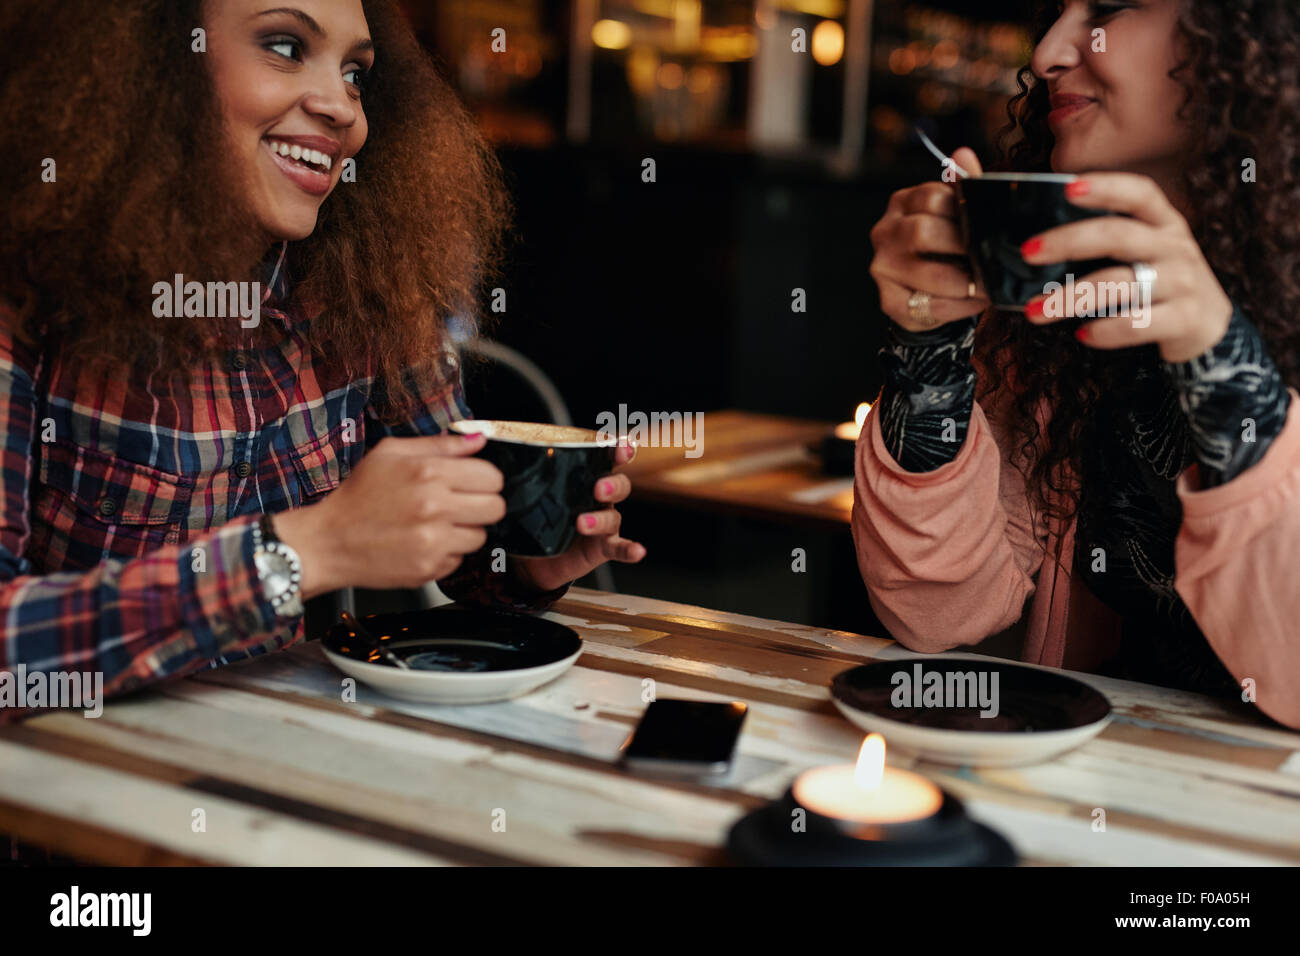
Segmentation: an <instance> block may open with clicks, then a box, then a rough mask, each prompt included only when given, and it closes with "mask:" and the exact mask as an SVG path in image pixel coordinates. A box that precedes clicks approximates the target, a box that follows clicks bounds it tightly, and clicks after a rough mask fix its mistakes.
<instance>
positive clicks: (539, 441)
mask: <svg viewBox="0 0 1300 956" xmlns="http://www.w3.org/2000/svg"><path fill="white" fill-rule="evenodd" d="M450 427H451V430H452V431H454V432H457V433H459V434H462V435H464V434H472V433H475V432H478V433H482V434H483V435H484V436H485V437H486V438H487V441H486V443H485V444H484V445H483V447H482V448H481V449H479V450H478V451H477V452H475V453H474V457H476V458H483V459H485V460H486V461H490V462H491V463H492V464H494V465H496V466H497V468H499V469H500V470H501V474H502V476H503V478H504V479H505V484H504V487H503V488H502V491H501V495H502V497H503V498H505V501H506V516H505V517H504V518H503V519H501V521H499V522H498V523H497V524H495V525H493V526H491V527H490V528H488V529H487V532H488V540H487V548H488V549H489V551H490V550H492V549H494V548H502V549H504V551H505V553H506V554H508V555H515V556H519V557H549V556H551V555H555V554H560V553H562V552H564V551H565V550H566V549H567V548H568V547H569V545H570V544H572V543H573V539H574V537H575V536H576V535H577V533H578V531H577V524H578V516H579V515H580V514H582V513H584V512H587V511H596V510H598V509H599V508H603V507H606V505H603V504H600V503H598V502H597V501H596V493H595V492H596V481H597V480H598V479H600V478H601V477H603V476H605V475H607V474H609V473H610V472H611V471H613V470H614V461H615V454H616V452H617V448H616V445H615V443H614V442H612V441H610V440H609V439H608V438H603V437H602V436H601V435H600V434H599V433H597V432H594V431H590V430H588V429H585V428H573V427H570V426H565V425H547V424H542V423H535V422H506V421H488V420H484V419H467V420H463V421H458V422H453V423H452V425H451V426H450Z"/></svg>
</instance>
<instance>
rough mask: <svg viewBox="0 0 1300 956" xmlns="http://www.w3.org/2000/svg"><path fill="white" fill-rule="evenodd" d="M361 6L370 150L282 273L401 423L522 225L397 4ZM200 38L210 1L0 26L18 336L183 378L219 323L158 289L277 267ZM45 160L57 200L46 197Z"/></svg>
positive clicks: (137, 5)
mask: <svg viewBox="0 0 1300 956" xmlns="http://www.w3.org/2000/svg"><path fill="white" fill-rule="evenodd" d="M362 5H363V9H364V11H365V15H366V19H367V21H368V23H369V26H370V31H371V38H372V40H373V41H374V44H375V51H376V60H375V66H374V69H373V70H372V71H371V72H370V74H369V76H368V77H367V84H366V89H365V92H364V95H363V100H362V102H363V105H364V107H365V111H366V117H367V120H368V122H369V128H370V131H369V136H368V139H367V141H366V145H365V147H364V148H363V149H362V151H361V153H360V154H359V156H358V157H357V175H356V182H354V183H353V182H349V183H342V182H340V183H339V185H338V186H337V187H336V188H335V189H334V191H333V193H331V194H330V196H329V197H328V198H327V199H326V200H325V201H324V203H323V204H322V206H321V208H320V213H319V218H318V221H317V226H316V229H315V231H314V232H313V233H312V235H311V236H310V237H309V238H307V239H305V240H302V241H300V242H293V243H290V245H289V250H290V255H289V260H288V264H289V275H290V276H291V277H292V279H293V281H294V284H295V297H296V299H297V301H298V302H300V303H302V304H304V308H308V309H309V314H311V315H313V322H312V334H311V338H312V341H313V343H314V347H316V348H323V347H324V345H325V344H326V343H327V344H328V347H329V348H330V349H333V350H335V352H336V354H339V355H342V356H346V357H347V358H348V360H349V362H351V361H352V359H353V358H354V357H355V359H356V360H357V362H358V365H360V366H364V367H365V368H367V369H368V370H369V371H371V372H372V373H373V374H375V375H376V376H378V377H379V378H380V379H382V380H383V381H384V382H385V383H387V384H388V385H389V388H388V389H387V393H388V396H389V405H388V410H389V411H398V412H400V410H401V409H403V408H404V407H406V406H407V405H408V404H409V402H410V400H411V399H412V398H413V395H412V394H411V393H410V391H409V390H408V387H407V385H408V378H407V376H405V375H403V374H402V373H403V371H404V370H406V369H419V368H420V367H422V366H426V365H427V364H428V363H429V360H430V359H431V358H432V357H434V356H436V355H437V353H438V348H439V345H440V343H441V342H442V341H443V339H444V335H445V331H444V329H445V322H446V320H447V318H448V317H449V316H450V315H452V314H454V313H456V312H458V311H467V312H470V313H471V314H475V313H477V312H478V310H477V309H476V306H477V305H478V296H479V295H480V293H481V291H482V288H483V285H484V283H485V282H487V281H490V280H491V279H492V278H494V277H495V276H497V275H498V274H499V272H500V260H501V257H502V254H503V249H504V242H505V240H506V238H507V237H508V235H509V233H510V225H509V224H510V221H511V215H512V211H513V210H512V207H511V202H510V199H509V195H508V193H507V191H506V189H505V186H504V182H503V176H502V172H501V168H500V165H499V163H498V161H497V159H496V157H495V156H494V154H493V153H492V151H491V149H490V148H489V147H488V146H487V144H486V143H485V142H484V140H483V138H482V136H481V135H480V133H479V132H478V130H477V128H476V126H475V124H474V121H473V119H472V117H471V116H470V115H469V113H468V112H467V111H466V110H465V108H464V107H463V106H462V105H461V104H460V102H459V101H458V100H457V98H456V96H455V94H454V93H453V92H452V90H451V88H450V87H449V86H448V85H447V83H446V82H445V81H444V80H443V79H442V78H441V77H440V76H439V74H438V72H437V70H436V68H435V66H434V65H433V63H432V62H431V61H430V59H429V58H428V56H427V55H426V54H425V53H424V51H423V50H422V49H421V48H420V46H419V45H418V43H417V42H416V40H415V38H414V36H413V35H412V33H411V31H410V29H409V27H408V25H407V23H406V21H405V19H404V17H403V15H402V13H401V11H400V9H399V8H398V7H397V5H396V3H395V2H394V0H363V2H362ZM203 22H204V21H203V0H115V2H113V3H104V2H103V0H64V2H61V3H60V4H59V5H58V9H57V12H53V13H52V12H51V11H50V10H48V8H47V5H46V4H43V3H41V2H40V0H10V2H8V3H6V4H4V5H3V7H0V64H4V66H3V74H0V103H2V104H3V111H4V125H5V127H6V129H5V143H4V149H3V150H0V206H3V208H4V210H5V215H6V223H5V225H6V228H5V229H4V230H2V231H0V295H4V296H5V297H6V298H8V299H9V300H10V301H11V302H12V303H13V304H14V306H15V308H16V310H17V313H18V315H19V324H18V327H17V328H16V329H14V332H15V333H16V334H17V335H18V336H19V337H20V338H22V339H24V340H26V341H28V342H32V341H35V340H37V339H38V338H42V339H43V341H44V343H45V344H46V346H47V347H49V343H50V342H57V343H58V345H57V347H58V348H59V349H60V354H62V355H64V356H65V357H72V358H75V359H76V360H79V361H83V362H88V363H91V364H92V365H96V366H99V365H111V366H113V367H117V364H118V363H121V362H126V363H129V364H130V365H133V366H139V365H142V364H144V363H146V362H147V364H148V365H149V366H150V367H151V368H157V369H159V370H162V371H163V372H165V373H177V374H180V375H181V376H182V377H184V378H188V377H189V375H188V372H189V371H190V370H191V369H192V368H193V367H194V365H195V363H197V362H201V361H203V360H205V359H206V358H208V357H211V356H212V355H213V354H214V353H215V350H216V349H218V348H220V347H222V346H223V345H226V344H228V336H229V335H230V333H229V332H225V331H218V330H216V329H214V328H213V326H215V325H216V323H212V322H210V321H206V322H205V321H204V320H201V319H181V318H177V319H166V320H159V319H157V318H155V317H154V315H153V311H152V300H153V292H152V289H153V285H154V283H155V282H158V281H160V280H166V281H170V279H171V277H172V276H173V275H174V274H176V273H181V274H183V275H184V276H186V278H187V279H188V278H191V277H193V278H196V279H199V280H200V281H206V280H212V279H216V280H220V281H229V280H232V279H247V280H250V281H251V280H253V279H255V278H257V275H256V272H257V267H258V264H259V262H260V261H261V259H262V258H263V257H264V256H265V254H266V252H267V250H266V246H265V241H264V240H262V239H260V238H259V237H260V236H264V235H265V233H264V232H262V231H261V230H259V229H258V228H257V226H256V225H255V223H254V220H253V217H252V214H251V211H250V210H249V209H247V208H245V204H244V203H242V202H241V200H240V198H239V197H240V196H242V195H243V194H244V193H243V190H242V185H241V182H240V179H239V173H238V172H237V171H232V170H230V169H229V168H227V167H229V165H230V164H229V163H228V162H223V159H222V155H223V151H222V150H220V149H214V148H212V145H213V144H214V143H220V142H223V138H222V137H224V135H225V131H224V128H223V125H222V120H221V119H220V114H221V111H220V110H219V109H218V108H217V103H216V94H215V92H214V89H213V85H212V81H211V77H210V76H209V71H208V70H207V68H206V66H205V64H204V59H203V57H202V55H200V54H195V53H193V52H191V31H192V30H193V29H194V28H195V27H196V26H198V25H201V24H202V23H203ZM47 158H52V159H54V160H55V161H56V163H57V166H56V167H55V168H56V171H57V178H56V181H55V182H44V181H43V180H42V175H41V173H42V169H43V163H44V161H45V160H46V159H47ZM312 303H315V304H316V305H315V306H311V305H310V304H312ZM236 324H237V323H236ZM266 326H267V324H266V323H264V324H263V330H265V329H266ZM260 331H262V330H259V332H260Z"/></svg>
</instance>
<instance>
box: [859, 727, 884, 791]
mask: <svg viewBox="0 0 1300 956" xmlns="http://www.w3.org/2000/svg"><path fill="white" fill-rule="evenodd" d="M884 776H885V738H884V737H882V736H880V734H868V735H867V739H866V740H864V741H862V749H861V750H859V751H858V766H857V769H855V770H854V771H853V782H854V783H856V784H857V785H858V786H859V787H861V788H862V789H863V790H878V789H880V781H881V780H882V779H883V778H884Z"/></svg>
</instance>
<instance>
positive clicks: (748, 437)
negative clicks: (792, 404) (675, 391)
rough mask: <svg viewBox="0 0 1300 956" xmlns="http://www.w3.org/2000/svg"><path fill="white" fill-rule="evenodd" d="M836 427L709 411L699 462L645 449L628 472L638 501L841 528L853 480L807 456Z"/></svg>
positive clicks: (681, 452)
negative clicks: (823, 468) (830, 470)
mask: <svg viewBox="0 0 1300 956" xmlns="http://www.w3.org/2000/svg"><path fill="white" fill-rule="evenodd" d="M834 427H835V426H834V424H833V423H831V422H818V421H810V420H807V419H802V418H783V417H780V416H777V415H761V414H757V413H755V412H739V411H720V412H705V413H704V429H703V445H702V448H701V451H702V454H701V455H700V456H699V457H697V458H687V457H686V454H685V452H686V450H685V449H683V448H671V447H666V448H656V447H652V446H646V447H643V448H639V449H638V450H637V454H636V459H635V460H634V461H633V462H632V463H631V464H630V465H628V466H627V468H626V472H627V474H628V476H629V477H630V478H631V479H632V486H633V494H634V496H635V500H636V501H654V502H659V503H663V504H671V505H681V506H685V507H698V508H707V509H708V510H709V511H712V512H729V513H733V514H742V515H748V516H753V517H761V518H769V519H775V520H781V521H788V522H794V523H798V524H801V525H814V526H820V527H831V528H836V529H842V528H844V527H846V526H847V525H848V523H849V514H850V512H851V510H852V508H853V478H852V476H851V475H850V476H844V475H827V474H825V473H824V472H823V470H822V464H821V461H820V459H818V458H817V456H816V455H815V454H814V453H813V452H811V451H809V447H810V446H811V447H816V446H818V445H819V444H820V443H821V440H822V439H823V438H824V437H825V436H826V435H827V434H829V433H830V431H831V430H832V429H833V428H834Z"/></svg>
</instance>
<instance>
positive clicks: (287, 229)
mask: <svg viewBox="0 0 1300 956" xmlns="http://www.w3.org/2000/svg"><path fill="white" fill-rule="evenodd" d="M265 228H266V231H267V232H268V233H270V234H271V235H272V236H274V237H275V238H276V241H280V240H288V241H289V242H296V241H297V240H299V239H306V238H307V237H308V236H310V235H311V234H312V233H313V232H315V231H316V214H315V213H314V212H313V213H312V214H311V216H310V217H307V216H285V217H282V218H277V219H275V220H273V221H271V222H268V223H266V224H265Z"/></svg>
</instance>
